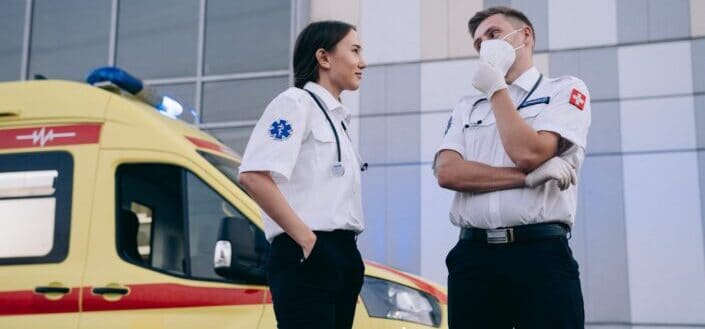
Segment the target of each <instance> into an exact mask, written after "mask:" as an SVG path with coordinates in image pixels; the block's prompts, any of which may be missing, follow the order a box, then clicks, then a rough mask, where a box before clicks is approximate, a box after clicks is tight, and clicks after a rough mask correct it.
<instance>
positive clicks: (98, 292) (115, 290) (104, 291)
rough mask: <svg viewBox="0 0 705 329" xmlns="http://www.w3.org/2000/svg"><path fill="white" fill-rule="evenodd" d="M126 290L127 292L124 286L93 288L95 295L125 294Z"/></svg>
mask: <svg viewBox="0 0 705 329" xmlns="http://www.w3.org/2000/svg"><path fill="white" fill-rule="evenodd" d="M127 292H128V290H127V289H126V288H109V287H102V288H93V293H94V294H96V295H108V294H116V295H126V294H127Z"/></svg>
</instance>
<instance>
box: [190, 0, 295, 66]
mask: <svg viewBox="0 0 705 329" xmlns="http://www.w3.org/2000/svg"><path fill="white" fill-rule="evenodd" d="M207 7H208V8H207V9H206V44H205V46H206V47H205V65H204V72H205V74H209V75H210V74H225V73H238V72H254V71H266V70H282V69H287V68H288V67H289V65H288V63H289V44H290V37H289V34H290V21H291V18H290V16H291V1H289V0H258V1H231V0H211V1H208V6H207Z"/></svg>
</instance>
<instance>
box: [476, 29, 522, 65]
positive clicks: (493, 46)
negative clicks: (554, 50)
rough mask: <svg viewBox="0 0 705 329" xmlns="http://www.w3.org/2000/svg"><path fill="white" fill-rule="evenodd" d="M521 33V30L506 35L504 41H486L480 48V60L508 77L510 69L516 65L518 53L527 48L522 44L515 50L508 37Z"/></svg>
mask: <svg viewBox="0 0 705 329" xmlns="http://www.w3.org/2000/svg"><path fill="white" fill-rule="evenodd" d="M519 31H521V29H518V30H515V31H514V32H511V33H509V34H507V35H505V36H504V38H502V39H491V40H485V41H483V42H482V45H481V46H480V58H481V59H482V60H484V61H486V62H487V63H489V64H490V65H492V66H494V67H496V68H497V69H499V70H500V72H501V73H502V75H503V76H506V75H507V72H509V68H510V67H512V64H514V60H515V59H516V51H517V50H518V49H521V48H523V47H524V46H526V44H522V45H521V46H519V47H516V48H514V47H513V46H512V45H511V44H510V43H509V42H507V40H506V39H507V37H509V36H510V35H512V34H514V33H517V32H519Z"/></svg>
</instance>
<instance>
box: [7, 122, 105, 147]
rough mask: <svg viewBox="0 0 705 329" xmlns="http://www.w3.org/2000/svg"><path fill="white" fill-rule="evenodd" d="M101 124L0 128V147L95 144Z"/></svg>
mask: <svg viewBox="0 0 705 329" xmlns="http://www.w3.org/2000/svg"><path fill="white" fill-rule="evenodd" d="M101 127H102V124H99V123H91V124H79V125H61V126H41V127H32V128H15V129H4V130H0V149H14V148H31V147H39V148H43V147H50V146H62V145H78V144H95V143H98V141H99V140H100V128H101Z"/></svg>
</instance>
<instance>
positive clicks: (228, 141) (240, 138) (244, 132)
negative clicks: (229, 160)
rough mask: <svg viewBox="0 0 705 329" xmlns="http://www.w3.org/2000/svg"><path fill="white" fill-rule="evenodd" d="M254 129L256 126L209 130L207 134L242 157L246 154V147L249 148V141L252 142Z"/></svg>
mask: <svg viewBox="0 0 705 329" xmlns="http://www.w3.org/2000/svg"><path fill="white" fill-rule="evenodd" d="M254 128H255V126H247V127H231V128H215V129H208V130H207V132H208V133H209V134H211V135H213V136H215V137H216V138H217V139H219V140H220V141H221V142H222V143H223V144H225V145H227V146H228V147H230V148H231V149H233V150H234V151H235V152H237V153H239V154H240V155H242V154H244V153H245V146H247V141H249V140H250V135H251V134H252V129H254Z"/></svg>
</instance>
